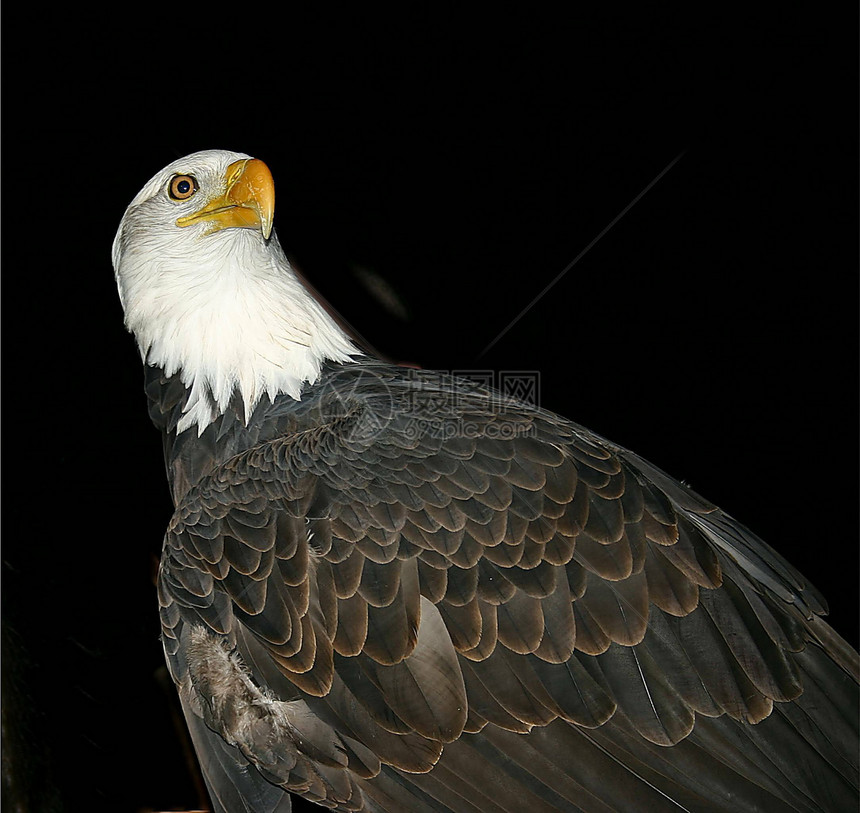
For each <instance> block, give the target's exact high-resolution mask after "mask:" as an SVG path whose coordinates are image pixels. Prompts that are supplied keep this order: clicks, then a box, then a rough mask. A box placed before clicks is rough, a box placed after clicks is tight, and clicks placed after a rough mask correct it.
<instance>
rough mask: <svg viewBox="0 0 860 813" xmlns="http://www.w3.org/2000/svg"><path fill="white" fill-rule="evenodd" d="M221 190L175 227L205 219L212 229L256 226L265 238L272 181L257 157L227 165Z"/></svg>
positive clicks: (269, 227)
mask: <svg viewBox="0 0 860 813" xmlns="http://www.w3.org/2000/svg"><path fill="white" fill-rule="evenodd" d="M224 182H225V187H226V189H225V192H224V194H223V195H221V196H220V197H217V198H215V199H214V200H212V201H210V202H209V203H207V204H206V205H205V206H204V207H203V208H202V209H198V210H197V211H196V212H194V213H193V214H190V215H186V216H185V217H180V218H179V219H178V220H177V221H176V225H177V226H179V227H185V226H190V225H191V224H192V223H197V222H199V221H201V220H205V221H208V222H209V224H210V228H211V230H212V231H219V230H220V229H259V230H260V232H262V234H263V238H264V239H266V240H268V239H269V236H270V235H271V233H272V221H273V217H274V214H275V182H274V180H273V179H272V173H271V172H270V171H269V168H268V167H267V166H266V165H265V164H264V163H263V162H262V161H260V160H259V159H258V158H243V159H242V160H241V161H235V162H234V163H232V164H230V166H229V167H227V171H226V173H225V174H224Z"/></svg>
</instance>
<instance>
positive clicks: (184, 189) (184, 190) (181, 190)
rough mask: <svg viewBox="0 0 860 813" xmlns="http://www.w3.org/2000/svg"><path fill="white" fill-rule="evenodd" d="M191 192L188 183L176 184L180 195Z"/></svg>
mask: <svg viewBox="0 0 860 813" xmlns="http://www.w3.org/2000/svg"><path fill="white" fill-rule="evenodd" d="M190 190H191V184H190V183H189V182H188V181H184V180H183V181H180V182H179V183H178V184H176V193H177V194H178V195H184V194H186V193H187V192H189V191H190Z"/></svg>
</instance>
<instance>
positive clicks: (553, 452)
mask: <svg viewBox="0 0 860 813" xmlns="http://www.w3.org/2000/svg"><path fill="white" fill-rule="evenodd" d="M332 381H335V382H337V383H338V387H337V389H334V388H333V387H332V386H331V382H332ZM347 382H348V386H347ZM180 386H181V385H180V384H179V383H178V382H177V381H176V379H175V378H169V377H165V376H163V374H162V373H161V372H160V371H158V370H155V369H152V368H150V370H149V383H148V387H147V390H148V393H149V396H150V404H151V407H150V411H151V414H152V416H153V418H154V420H155V421H156V423H157V424H159V425H160V426H162V427H163V428H164V429H165V430H166V438H167V444H166V448H167V461H168V470H169V471H170V473H171V478H172V481H173V484H174V492H175V494H176V500H177V509H176V514H175V517H174V520H173V522H172V523H171V526H170V529H169V531H168V535H167V540H166V546H165V557H164V560H163V562H162V566H161V590H160V600H161V605H162V619H163V624H164V629H165V636H166V643H167V650H168V653H169V656H170V664H171V670H172V672H173V674H174V678H175V679H176V680H177V682H179V683H180V684H182V683H183V681H185V680H186V677H187V676H188V675H189V673H190V677H191V682H192V685H194V686H195V688H196V690H197V691H198V692H200V693H201V694H202V696H203V697H204V698H205V697H207V696H208V695H207V691H208V692H209V695H211V694H214V695H216V696H217V694H218V692H217V690H215V689H208V690H207V686H209V684H208V683H206V678H205V676H203V675H201V674H198V673H199V672H200V670H201V669H202V668H203V667H202V666H201V662H205V661H206V657H205V656H203V655H200V656H199V658H198V657H197V656H192V657H189V654H188V646H189V644H188V639H189V636H190V635H191V634H192V631H193V630H195V629H204V630H208V631H209V632H208V633H207V636H204V638H203V639H202V642H198V643H197V644H195V645H196V646H198V647H201V648H202V650H201V651H205V647H206V646H210V647H214V648H216V651H217V650H218V649H219V648H220V647H222V646H224V647H226V648H225V650H224V651H225V653H226V652H227V650H230V651H232V650H235V651H236V652H237V653H238V655H239V658H241V661H240V662H237V665H236V667H235V668H236V669H237V670H238V671H237V674H242V675H246V676H247V678H248V679H249V680H251V681H252V682H253V683H254V684H256V685H257V686H260V687H264V689H265V692H267V693H268V694H269V695H270V697H271V698H272V699H274V698H277V700H280V701H286V702H287V703H290V704H296V707H297V708H298V707H300V708H301V709H302V710H303V711H302V716H301V717H300V718H299V720H298V721H297V722H296V723H295V730H290V731H289V732H286V731H285V732H283V733H282V734H280V735H279V736H280V739H278V741H277V743H276V744H275V745H274V746H272V745H266V746H265V748H266V749H267V750H268V749H269V748H273V753H278V749H281V750H283V751H285V753H289V758H287V757H286V756H284V754H281V753H278V756H277V758H275V759H274V760H273V759H272V757H268V758H267V759H268V760H269V761H264V762H262V763H261V757H260V755H259V754H258V753H257V751H256V749H257V748H260V747H261V744H262V743H263V742H264V741H265V738H266V737H270V736H271V732H270V730H269V728H267V727H263V728H262V729H261V731H260V732H259V738H257V737H256V736H255V734H252V735H251V739H250V740H249V741H248V742H247V743H240V744H239V751H241V752H242V753H243V754H244V755H245V757H246V758H248V759H249V760H250V761H251V762H253V763H255V764H258V765H263V764H264V765H265V767H264V770H263V775H264V776H266V777H268V778H269V779H272V780H274V781H276V782H280V783H282V784H283V785H284V786H285V787H287V788H289V789H291V790H293V791H295V792H298V793H301V794H303V795H306V796H307V797H309V798H313V799H317V800H319V801H321V802H323V803H325V804H328V805H330V806H333V807H335V808H337V809H344V810H348V809H369V810H373V809H389V810H403V809H433V810H442V809H451V810H470V809H480V810H487V809H499V810H515V809H516V810H520V809H522V808H523V805H524V804H534V805H536V806H537V807H538V808H540V809H553V810H556V809H559V810H563V809H568V810H587V811H590V810H605V809H607V806H608V807H609V809H620V810H624V809H662V808H663V807H665V808H666V809H675V810H677V809H678V807H677V804H680V805H683V806H686V807H688V809H690V810H703V809H726V810H728V809H734V810H737V809H755V807H754V805H756V804H758V805H761V808H760V809H763V810H783V809H785V810H813V809H827V808H826V806H824V803H823V800H822V797H821V795H820V793H819V791H818V790H816V788H817V786H818V784H824V785H825V786H826V788H827V790H828V793H829V794H831V795H832V797H833V801H834V804H835V806H834V805H831V808H832V809H840V808H839V806H840V805H841V804H847V802H848V801H849V800H850V799H852V798H853V795H854V793H855V789H854V788H855V785H854V782H855V781H856V775H855V773H854V771H855V768H854V767H852V765H851V764H850V763H849V761H848V759H849V757H850V755H851V752H852V747H853V744H854V743H855V742H856V740H855V737H856V729H855V727H854V719H855V718H854V717H853V716H852V714H851V713H850V709H851V708H853V706H852V705H851V704H853V703H856V693H855V688H856V685H855V683H854V678H853V677H850V676H849V674H848V673H849V672H850V671H851V670H852V669H853V668H854V666H855V661H854V659H853V653H849V652H847V650H843V649H842V648H840V645H839V644H838V643H837V642H836V638H835V635H834V633H833V632H832V631H831V630H830V629H829V627H827V626H826V625H825V624H824V622H822V621H820V620H819V619H818V614H819V613H821V612H822V611H823V609H824V602H823V599H822V598H821V597H820V596H819V594H818V593H817V592H816V591H815V589H814V588H812V587H811V586H810V585H808V584H807V583H806V582H805V581H804V579H803V578H802V576H800V574H798V573H797V572H796V571H794V570H793V569H792V568H791V567H790V566H789V565H788V564H787V563H786V562H784V561H783V560H782V559H781V558H780V557H779V556H778V554H776V553H775V552H774V551H773V550H771V549H770V548H768V547H767V546H765V545H764V543H762V542H761V541H760V540H758V539H757V538H756V537H754V536H753V535H752V534H750V533H749V532H748V531H747V530H745V529H744V528H742V527H741V526H739V525H738V524H737V523H735V522H734V521H733V520H732V519H731V518H730V517H728V516H727V515H726V514H724V513H723V512H721V511H720V510H719V509H717V508H715V507H714V506H712V505H710V504H709V503H707V502H706V501H704V500H703V499H701V498H700V497H699V496H698V495H696V494H694V493H693V492H692V491H690V490H688V489H687V488H685V487H684V486H681V485H679V484H677V483H675V482H674V481H672V480H670V479H669V478H668V477H667V476H666V475H665V474H663V473H662V472H659V471H658V470H657V469H655V468H653V467H651V466H650V465H648V464H646V463H644V462H643V461H641V460H640V459H639V458H637V457H636V456H635V455H632V454H630V453H629V452H626V451H625V450H623V449H620V448H618V447H616V446H613V445H612V444H610V443H608V442H607V441H605V440H603V439H601V438H599V437H597V436H595V435H593V434H592V433H590V432H588V431H587V430H585V429H583V428H581V427H578V426H576V425H575V424H572V423H570V422H568V421H566V420H564V419H562V418H559V417H558V416H555V415H552V414H549V413H546V412H542V411H540V410H537V409H535V408H532V407H529V406H528V405H526V404H522V403H516V402H512V401H506V402H500V401H499V396H498V395H495V394H493V393H491V392H489V391H486V390H482V389H480V388H477V387H475V386H473V385H471V384H470V383H469V382H466V381H455V380H453V379H448V378H439V377H438V376H436V375H432V376H430V375H426V374H424V373H422V372H419V371H414V370H405V369H399V368H396V367H393V366H390V365H386V364H383V363H381V362H373V361H369V360H364V361H360V362H358V363H354V364H346V365H338V366H331V367H329V368H326V369H325V370H324V373H323V375H322V377H321V379H320V383H319V384H317V385H314V386H308V387H307V388H306V390H305V392H304V393H303V396H302V400H301V401H298V402H297V401H294V400H292V399H289V398H279V399H277V400H276V401H275V402H274V403H269V402H264V403H263V404H261V405H260V406H259V407H258V408H257V410H256V411H255V412H254V414H253V415H252V416H251V419H250V420H249V422H248V425H247V427H246V426H244V425H243V423H242V422H241V421H240V420H238V419H237V417H236V415H235V414H232V413H227V414H225V415H224V416H223V417H222V418H220V419H219V420H217V421H216V422H215V423H213V424H212V425H211V426H210V427H209V428H207V429H206V431H205V432H204V433H203V434H202V436H201V437H200V438H197V437H196V434H195V433H193V432H192V433H188V432H186V433H182V434H180V435H179V436H177V435H176V433H175V430H174V429H173V427H174V426H175V424H176V421H177V419H178V416H179V414H180V411H181V409H182V398H181V397H180V398H176V397H170V396H169V395H168V394H169V393H170V392H171V391H176V390H177V388H179V387H180ZM341 388H342V390H341ZM341 391H347V392H349V398H348V399H347V400H346V401H345V400H343V398H342V397H341V396H340V392H341ZM455 396H456V408H454V405H453V404H454V401H453V399H454V397H455ZM446 400H447V401H450V403H449V404H447V405H446V409H448V408H450V409H449V410H448V411H446V412H445V413H444V414H443V413H440V412H439V404H440V402H445V401H446ZM165 404H167V405H169V406H168V407H167V408H165ZM380 416H382V419H380ZM465 420H468V421H469V424H468V427H466V425H465V424H464V423H463V421H465ZM509 421H510V425H509V424H508V422H509ZM455 422H456V423H457V425H458V426H459V427H460V430H461V431H460V434H454V433H453V432H452V426H453V425H454V423H455ZM508 425H509V429H513V428H515V429H516V434H514V435H513V436H512V437H510V438H509V439H505V440H502V439H500V437H499V436H500V435H503V434H505V433H504V432H502V431H501V428H502V427H505V426H508ZM464 427H466V428H464ZM191 472H193V474H191ZM192 482H193V483H194V484H193V485H188V486H187V487H185V488H179V489H177V487H176V484H177V483H189V484H190V483H192ZM240 663H241V666H240V665H239V664H240ZM245 670H247V672H246V671H245ZM204 671H205V670H204ZM822 689H823V690H824V692H825V693H826V695H829V696H826V695H825V696H822V695H821V691H822ZM261 696H262V695H261ZM820 701H823V705H820ZM217 702H218V703H220V702H223V701H222V700H220V699H219V700H218V701H217ZM231 702H235V701H231ZM248 702H249V703H251V704H253V703H257V704H259V703H261V702H262V701H261V700H260V699H259V698H257V699H256V700H249V701H248ZM191 704H192V706H193V701H192V702H191ZM843 704H848V705H847V706H846V705H843ZM202 714H203V719H204V720H205V721H206V723H207V724H208V725H209V726H210V727H211V728H213V729H214V730H215V731H216V732H219V733H221V734H223V733H224V732H225V730H228V729H229V725H230V719H231V714H233V712H232V711H229V710H227V711H225V710H221V709H220V707H219V708H213V709H208V710H207V709H206V708H205V706H204V708H203V709H202ZM261 716H262V717H263V719H265V715H261ZM306 722H308V724H310V725H311V726H312V729H313V734H311V733H309V732H306V731H305V730H304V729H303V725H304V724H305V723H306ZM754 724H755V725H754ZM197 728H198V729H200V725H199V724H198V725H197ZM529 730H530V733H529V735H528V737H526V738H525V739H522V738H520V737H517V736H514V735H513V734H512V733H511V732H517V733H525V732H527V731H529ZM199 736H200V734H198V737H199ZM205 736H206V737H207V738H210V739H211V736H212V735H211V733H208V732H207V733H206V734H205ZM313 737H321V738H322V739H321V741H316V740H315V739H313ZM786 737H788V738H789V741H791V740H796V747H797V748H802V749H806V750H807V751H808V752H809V756H810V759H812V760H813V762H812V764H811V765H810V767H809V768H808V769H807V770H798V766H797V765H792V763H791V762H790V761H789V760H791V759H793V758H794V757H793V756H792V751H793V748H792V749H786V748H782V749H780V743H781V742H782V740H783V739H784V738H786ZM666 746H669V747H668V748H666ZM221 747H222V748H223V749H225V750H226V751H227V752H230V751H231V749H229V748H228V747H227V746H226V745H222V746H221ZM293 751H294V752H295V753H293ZM368 751H369V752H370V753H369V752H368ZM440 754H441V759H440ZM765 756H766V759H765ZM235 758H236V759H241V757H240V756H239V755H238V754H235ZM511 760H513V764H512V763H511ZM813 765H814V769H813V767H812V766H813ZM667 766H668V767H667ZM515 768H516V769H515ZM670 768H671V769H670ZM716 768H718V769H719V773H717V774H715V769H716ZM500 771H501V773H502V774H504V783H503V786H508V787H509V790H508V792H506V793H503V794H501V795H500V796H498V797H497V795H496V791H497V790H498V788H497V787H496V785H495V782H496V780H499V781H501V779H500V775H499V772H500ZM594 771H598V772H599V774H598V775H602V776H604V777H606V778H604V780H603V781H601V782H600V783H599V784H598V785H597V786H596V787H592V788H591V789H590V790H588V791H585V790H583V788H582V785H583V783H587V782H588V781H592V782H593V781H594V773H593V772H594ZM416 772H417V773H416ZM726 772H728V773H726ZM250 776H253V774H251V775H250ZM482 777H483V778H482ZM210 781H212V782H214V783H215V784H216V785H217V784H218V780H217V779H216V780H213V779H211V778H210ZM249 781H250V780H249ZM485 783H489V784H485ZM257 784H259V781H258V782H257ZM474 785H477V787H474ZM461 786H463V787H461ZM500 787H501V786H500ZM425 794H427V795H426V796H425ZM463 794H465V797H464V795H463ZM486 794H489V795H490V797H491V798H492V799H493V800H494V802H493V804H494V805H495V807H492V806H488V799H487V798H486V797H485V795H486ZM664 794H665V796H664ZM669 798H671V799H673V800H675V801H673V802H670V801H669ZM386 799H388V800H389V801H386ZM392 800H393V801H392ZM419 800H420V801H419ZM539 800H542V801H539ZM598 800H600V801H598ZM840 800H842V801H840ZM676 803H677V804H676ZM422 805H424V807H423V808H422ZM225 806H226V809H228V810H229V809H233V808H231V807H230V804H225ZM250 809H263V808H255V807H253V806H252V807H251V808H250Z"/></svg>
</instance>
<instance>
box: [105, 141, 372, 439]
mask: <svg viewBox="0 0 860 813" xmlns="http://www.w3.org/2000/svg"><path fill="white" fill-rule="evenodd" d="M248 157H249V156H247V155H244V154H242V153H235V152H226V151H223V150H207V151H204V152H197V153H194V154H192V155H189V156H187V157H185V158H181V159H180V160H178V161H175V162H174V163H172V164H170V165H169V166H168V167H166V168H165V169H163V170H162V171H161V172H159V173H158V174H157V175H156V176H155V177H153V178H152V180H150V181H149V183H147V184H146V186H144V188H143V189H142V190H141V191H140V193H139V194H138V195H137V197H135V199H134V200H133V201H132V202H131V204H130V205H129V207H128V209H126V212H125V215H124V216H123V218H122V222H121V223H120V226H119V230H118V231H117V234H116V238H115V239H114V243H113V266H114V271H115V274H116V279H117V286H118V288H119V294H120V299H121V301H122V305H123V308H124V310H125V324H126V327H127V328H128V329H129V330H130V331H131V332H132V333H133V334H134V335H135V337H136V339H137V343H138V347H139V348H140V352H141V354H142V356H143V357H144V358H145V360H146V362H147V363H149V364H154V365H158V366H161V367H163V368H164V370H165V372H166V373H167V374H168V375H172V374H174V373H178V374H179V375H180V377H181V379H182V382H183V383H184V384H185V385H186V386H187V387H189V388H190V390H191V393H190V395H189V398H188V404H187V406H186V409H185V414H184V415H183V417H182V419H181V421H180V422H179V427H178V430H179V431H183V430H185V429H187V428H189V427H190V426H193V425H195V424H196V425H197V427H198V432H202V431H203V430H204V429H205V428H206V426H207V425H208V424H210V423H211V422H212V421H213V420H214V419H215V418H216V417H217V416H218V415H219V414H220V413H221V412H223V411H224V410H225V409H226V408H227V406H228V405H229V403H230V400H231V398H232V396H233V393H234V392H238V393H239V394H240V395H241V398H242V400H243V403H244V407H245V415H246V417H247V416H250V414H251V411H252V410H253V408H254V406H255V405H256V404H257V402H258V401H259V399H260V398H261V397H262V396H263V394H268V396H269V397H270V398H274V397H275V396H276V395H278V394H279V393H285V394H287V395H289V396H291V397H292V398H295V399H297V400H298V399H299V397H300V393H301V389H302V385H303V384H304V382H314V381H316V380H317V378H318V377H319V373H320V366H321V364H322V362H323V361H324V360H325V359H332V360H334V361H346V360H347V359H349V358H350V357H351V356H353V355H356V354H358V353H359V351H358V350H357V349H356V347H355V346H354V345H353V344H352V342H351V341H350V339H349V337H348V336H347V335H346V334H345V333H344V332H343V331H342V330H341V329H340V327H339V326H338V325H337V324H336V323H335V321H334V320H333V319H332V318H331V317H330V316H329V314H328V313H327V312H326V311H325V309H324V308H323V307H322V306H321V305H320V304H319V303H318V302H317V301H316V299H314V297H313V296H311V294H310V293H308V291H307V290H306V289H305V288H304V286H303V285H302V283H301V282H300V281H299V279H298V277H297V276H296V275H295V273H294V272H293V270H292V268H291V267H290V263H289V261H288V260H287V258H286V256H285V255H284V252H283V250H282V249H281V247H280V244H279V243H278V241H277V238H276V236H275V235H274V233H272V235H271V238H270V239H269V240H266V239H264V237H263V235H262V233H261V232H260V231H258V230H253V229H242V228H227V229H222V230H220V231H215V232H212V231H209V230H208V229H207V227H206V225H205V224H204V223H195V224H192V225H190V226H185V227H179V226H177V225H176V220H177V218H179V217H182V216H183V215H187V214H190V213H192V212H194V211H196V210H198V209H199V208H200V207H201V206H202V205H204V204H205V203H206V202H208V201H209V200H211V199H213V198H215V197H218V196H219V195H222V194H223V193H224V191H225V181H224V176H225V172H226V169H227V167H228V166H229V165H230V164H231V163H233V162H235V161H238V160H240V159H243V158H248ZM178 174H181V175H193V176H194V177H195V178H196V180H197V184H198V192H197V193H196V194H195V195H194V196H193V197H191V198H189V199H187V200H184V201H178V200H174V199H172V198H171V197H170V196H169V195H168V192H167V188H168V184H169V182H170V180H171V179H172V178H173V177H174V176H175V175H178Z"/></svg>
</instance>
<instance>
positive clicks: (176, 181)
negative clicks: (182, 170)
mask: <svg viewBox="0 0 860 813" xmlns="http://www.w3.org/2000/svg"><path fill="white" fill-rule="evenodd" d="M196 191H197V179H196V178H195V177H194V176H193V175H174V176H173V177H172V178H171V179H170V185H169V186H168V187H167V194H168V195H170V197H171V198H173V200H187V199H188V198H190V197H191V196H192V195H193V194H194V193H195V192H196Z"/></svg>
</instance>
